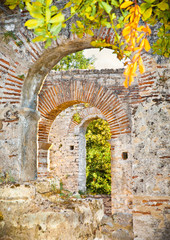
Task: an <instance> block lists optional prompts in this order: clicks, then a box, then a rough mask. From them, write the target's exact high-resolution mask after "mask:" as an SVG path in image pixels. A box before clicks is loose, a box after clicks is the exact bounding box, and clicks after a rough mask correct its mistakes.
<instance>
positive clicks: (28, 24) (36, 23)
mask: <svg viewBox="0 0 170 240" xmlns="http://www.w3.org/2000/svg"><path fill="white" fill-rule="evenodd" d="M25 26H26V27H28V29H34V28H36V27H38V26H39V21H38V20H37V19H30V20H28V21H26V23H25Z"/></svg>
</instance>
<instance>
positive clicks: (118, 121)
mask: <svg viewBox="0 0 170 240" xmlns="http://www.w3.org/2000/svg"><path fill="white" fill-rule="evenodd" d="M77 103H89V104H90V105H92V106H94V107H96V108H98V109H99V110H100V111H101V113H102V114H103V115H104V116H105V118H106V120H107V121H108V123H109V125H110V129H111V134H112V138H116V137H117V136H118V135H120V134H123V133H129V128H130V126H129V119H128V117H127V115H126V113H125V111H124V109H123V107H122V106H121V103H120V100H118V98H117V96H116V94H115V93H114V92H113V91H111V90H108V89H107V88H105V87H103V86H100V85H99V84H97V83H94V82H87V81H84V82H80V81H76V80H75V81H70V83H69V84H68V82H65V83H63V82H62V84H61V83H58V85H55V86H53V87H50V88H49V89H48V90H46V91H45V92H43V94H42V95H41V94H40V96H39V106H38V110H39V111H40V113H41V115H42V118H41V121H40V122H39V141H42V140H46V141H48V133H49V129H50V126H51V124H52V122H53V120H54V119H55V117H56V116H57V115H58V114H59V113H60V112H61V111H62V110H64V109H65V108H67V107H69V106H71V105H74V104H77Z"/></svg>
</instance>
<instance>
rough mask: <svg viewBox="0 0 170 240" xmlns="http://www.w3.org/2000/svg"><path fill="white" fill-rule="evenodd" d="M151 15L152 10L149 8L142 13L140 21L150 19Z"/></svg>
mask: <svg viewBox="0 0 170 240" xmlns="http://www.w3.org/2000/svg"><path fill="white" fill-rule="evenodd" d="M151 14H152V8H149V9H147V10H146V11H145V12H144V13H143V16H142V19H143V20H144V21H146V20H147V19H148V18H150V16H151Z"/></svg>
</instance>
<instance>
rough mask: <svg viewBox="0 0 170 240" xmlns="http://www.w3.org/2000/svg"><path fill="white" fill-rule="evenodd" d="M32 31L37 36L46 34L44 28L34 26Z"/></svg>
mask: <svg viewBox="0 0 170 240" xmlns="http://www.w3.org/2000/svg"><path fill="white" fill-rule="evenodd" d="M34 33H35V34H36V35H38V36H41V35H44V36H45V34H46V30H45V29H44V28H36V29H35V30H34Z"/></svg>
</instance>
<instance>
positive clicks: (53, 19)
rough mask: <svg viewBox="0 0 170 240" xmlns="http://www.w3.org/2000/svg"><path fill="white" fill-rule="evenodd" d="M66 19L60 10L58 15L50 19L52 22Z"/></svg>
mask: <svg viewBox="0 0 170 240" xmlns="http://www.w3.org/2000/svg"><path fill="white" fill-rule="evenodd" d="M63 21H64V15H63V14H62V13H61V12H59V13H58V14H57V15H55V16H54V17H52V18H51V19H50V23H60V22H63Z"/></svg>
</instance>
